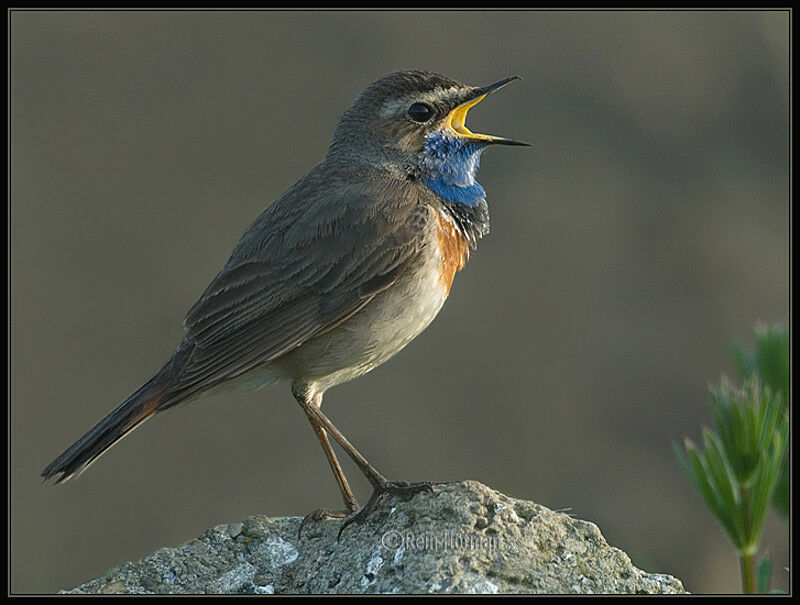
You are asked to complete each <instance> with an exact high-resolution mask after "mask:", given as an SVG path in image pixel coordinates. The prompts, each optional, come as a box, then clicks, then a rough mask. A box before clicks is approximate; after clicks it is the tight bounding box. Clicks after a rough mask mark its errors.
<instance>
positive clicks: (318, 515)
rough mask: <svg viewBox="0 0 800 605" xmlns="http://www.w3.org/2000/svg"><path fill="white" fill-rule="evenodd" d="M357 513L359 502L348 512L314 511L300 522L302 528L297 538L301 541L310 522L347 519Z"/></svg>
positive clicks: (322, 509) (348, 509) (319, 509)
mask: <svg viewBox="0 0 800 605" xmlns="http://www.w3.org/2000/svg"><path fill="white" fill-rule="evenodd" d="M356 511H358V503H357V502H355V503H353V505H352V507H348V508H347V509H346V510H328V509H325V508H318V509H317V510H312V511H311V512H310V513H308V514H307V515H306V516H305V517H303V520H302V521H301V522H300V527H299V529H298V530H297V538H298V539H300V538H301V537H302V533H303V528H304V527H305V526H306V523H309V522H310V521H322V520H323V519H346V518H347V517H348V516H350V515H352V514H353V513H355V512H356Z"/></svg>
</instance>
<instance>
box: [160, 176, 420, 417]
mask: <svg viewBox="0 0 800 605" xmlns="http://www.w3.org/2000/svg"><path fill="white" fill-rule="evenodd" d="M327 178H328V180H330V177H327ZM325 180H326V175H325V166H324V164H323V165H321V166H320V167H318V168H317V170H316V171H314V172H312V173H310V174H309V175H307V176H306V177H305V178H304V179H302V180H301V181H300V182H299V183H298V184H297V185H295V187H293V188H292V189H290V190H289V191H288V192H287V193H286V194H285V195H284V196H282V197H281V198H280V199H279V200H278V201H276V202H275V204H273V205H272V206H271V207H270V208H268V209H267V210H266V211H265V212H264V213H262V215H261V216H260V217H259V218H258V219H256V221H255V222H254V223H253V225H251V227H250V228H249V229H248V230H247V231H246V232H245V234H244V235H243V236H242V239H241V240H240V241H239V243H238V244H237V246H236V247H235V248H234V250H233V253H232V254H231V256H230V258H229V259H228V262H227V263H226V264H225V266H224V267H223V269H222V271H220V273H219V274H218V275H217V277H216V278H215V279H214V280H213V281H212V282H211V284H210V285H209V286H208V288H207V289H206V291H205V292H204V293H203V295H202V296H201V297H200V299H199V300H198V301H197V302H196V303H195V305H194V306H193V307H192V308H191V309H190V310H189V312H188V313H187V315H186V318H185V319H184V328H185V331H186V336H185V339H184V343H183V344H182V346H184V347H189V348H191V354H190V355H189V356H188V358H187V360H186V362H185V363H184V365H183V369H182V371H181V373H180V377H179V380H178V383H177V384H176V385H175V388H174V389H172V394H171V396H170V397H169V399H168V400H166V401H165V407H169V406H171V405H174V404H175V403H178V402H179V401H180V400H183V399H185V398H186V397H187V396H188V395H190V394H192V393H195V392H198V391H201V390H204V389H206V388H210V387H211V386H214V385H215V384H217V383H219V382H222V381H225V380H227V379H229V378H233V377H235V376H238V375H240V374H242V373H244V372H247V371H248V370H250V369H253V368H254V367H257V366H259V365H262V364H266V363H269V362H270V361H273V360H275V359H277V358H278V357H280V356H281V355H284V354H285V353H287V352H288V351H291V350H292V349H294V348H295V347H297V346H299V345H301V344H302V343H303V342H305V341H306V340H308V339H309V338H311V337H313V336H315V335H318V334H321V333H323V332H325V331H326V330H329V329H331V328H332V327H334V326H336V325H338V324H339V323H340V322H342V321H344V320H345V319H347V318H348V317H350V316H351V315H352V314H354V313H356V312H357V311H358V310H359V309H361V308H362V307H363V306H364V305H366V304H367V303H369V301H370V300H372V298H373V297H374V296H375V295H376V294H377V293H378V292H380V291H381V290H383V289H385V288H387V287H389V286H390V285H391V284H392V283H394V281H395V280H396V279H397V278H398V277H399V276H400V275H402V274H403V273H404V272H405V271H408V270H410V269H411V267H412V265H413V263H414V261H415V260H417V259H418V258H419V253H420V251H421V249H422V246H423V245H424V242H425V241H426V240H425V237H424V234H425V230H424V229H425V226H426V221H429V220H430V211H429V209H428V207H427V205H426V204H425V203H421V200H420V196H419V189H418V188H416V187H414V186H413V184H411V183H408V182H405V181H397V180H393V179H388V178H386V177H384V178H383V179H372V180H367V182H366V183H364V182H363V181H362V182H353V181H351V182H349V183H348V182H341V179H339V180H336V179H334V180H333V184H331V185H328V186H323V185H321V184H320V181H325ZM320 192H324V194H321V193H320Z"/></svg>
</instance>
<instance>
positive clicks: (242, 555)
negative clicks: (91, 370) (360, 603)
mask: <svg viewBox="0 0 800 605" xmlns="http://www.w3.org/2000/svg"><path fill="white" fill-rule="evenodd" d="M300 521H301V519H300V518H298V517H284V518H269V517H266V516H261V515H257V516H254V517H248V518H247V519H245V520H244V521H243V522H242V523H233V524H231V525H219V526H217V527H215V528H213V529H210V530H207V531H206V532H204V533H203V534H202V535H201V536H199V537H198V538H197V539H195V540H192V541H191V542H189V543H188V544H184V545H183V546H179V547H177V548H162V549H160V550H158V551H157V552H156V553H155V554H153V555H151V556H149V557H146V558H145V559H142V560H141V561H136V562H131V563H126V564H124V565H122V566H121V567H119V568H117V569H113V570H111V571H110V572H109V573H108V575H106V576H105V577H103V578H99V579H97V580H92V581H91V582H88V583H86V584H83V585H81V586H79V587H78V588H75V589H73V590H69V591H63V592H66V593H70V594H86V593H92V594H113V593H116V594H142V593H148V594H152V593H162V594H163V593H250V594H253V593H255V594H273V593H275V594H277V593H404V594H407V593H680V592H684V589H683V586H682V585H681V582H680V580H677V579H676V578H673V577H671V576H668V575H663V574H656V573H647V572H644V571H642V570H640V569H637V568H636V567H634V566H633V565H632V564H631V561H630V559H629V558H628V555H626V554H625V553H624V552H622V551H621V550H618V549H616V548H613V547H611V546H609V545H608V543H607V542H606V541H605V539H604V538H603V536H602V535H601V534H600V530H599V529H598V528H597V526H596V525H595V524H593V523H589V522H588V521H581V520H579V519H573V518H572V517H570V516H569V515H566V514H564V513H557V512H553V511H551V510H549V509H547V508H545V507H543V506H540V505H538V504H535V503H533V502H528V501H525V500H516V499H514V498H509V497H508V496H504V495H503V494H501V493H499V492H496V491H494V490H492V489H489V488H488V487H486V486H484V485H482V484H480V483H477V482H475V481H463V482H459V483H452V484H443V485H437V486H435V487H434V491H433V492H432V493H421V494H417V495H415V496H413V497H412V498H411V499H408V500H404V499H402V498H400V497H394V496H386V497H384V498H383V500H382V501H381V502H380V503H379V505H378V508H377V509H376V510H375V512H373V514H372V515H371V516H370V517H369V518H368V519H367V521H366V522H365V523H364V524H363V525H356V524H353V525H350V526H349V527H347V528H346V529H345V530H344V532H343V533H342V536H341V539H340V540H339V541H338V542H337V539H336V536H337V533H338V531H339V527H340V524H341V521H340V520H325V521H316V522H314V521H312V522H310V523H308V524H307V525H306V526H305V527H304V528H303V533H302V537H301V538H298V528H299V526H300Z"/></svg>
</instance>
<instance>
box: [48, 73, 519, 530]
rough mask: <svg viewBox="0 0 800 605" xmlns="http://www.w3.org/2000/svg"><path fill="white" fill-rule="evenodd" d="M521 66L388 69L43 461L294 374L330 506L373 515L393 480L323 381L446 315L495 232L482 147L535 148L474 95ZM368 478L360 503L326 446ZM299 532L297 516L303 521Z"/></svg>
mask: <svg viewBox="0 0 800 605" xmlns="http://www.w3.org/2000/svg"><path fill="white" fill-rule="evenodd" d="M518 79H520V77H519V76H511V77H507V78H504V79H502V80H500V81H498V82H495V83H493V84H490V85H488V86H471V85H467V84H462V83H460V82H458V81H456V80H454V79H452V78H449V77H447V76H443V75H440V74H437V73H433V72H430V71H424V70H406V71H399V72H395V73H392V74H389V75H386V76H384V77H382V78H380V79H378V80H376V81H375V82H373V83H372V84H370V85H369V86H368V87H367V88H366V89H365V90H364V91H363V92H362V93H361V94H360V95H359V96H358V98H357V99H356V101H355V102H354V103H353V104H352V105H351V106H350V107H349V109H347V110H346V111H345V112H344V114H343V115H342V116H341V118H340V120H339V122H338V124H337V126H336V128H335V130H334V133H333V136H332V139H331V142H330V145H329V148H328V151H327V154H326V155H325V157H324V159H323V160H322V161H321V162H320V163H319V164H317V165H316V166H315V167H314V168H313V169H311V170H310V171H309V172H308V173H306V174H305V176H303V177H302V178H301V179H300V180H299V181H298V182H297V183H295V184H294V185H293V186H292V187H290V188H289V189H288V190H286V191H285V193H283V195H281V196H280V197H279V198H278V199H277V200H275V201H274V202H273V203H272V204H270V205H269V206H267V208H266V209H265V210H264V211H263V212H262V213H261V214H260V215H259V216H258V217H257V218H256V219H255V221H254V222H253V223H252V224H251V225H250V227H249V228H248V229H247V230H246V231H245V232H244V234H243V235H242V236H241V238H240V239H239V241H238V243H237V244H236V245H235V247H234V248H233V251H232V252H231V254H230V256H229V258H228V260H227V261H226V262H225V264H224V266H223V267H222V269H221V270H220V272H219V273H218V274H217V276H216V277H215V278H214V279H213V280H212V281H211V283H210V284H209V285H208V287H207V288H206V289H205V291H204V292H203V293H202V295H201V296H200V298H199V299H198V300H197V302H196V303H195V304H194V305H193V306H192V307H191V308H190V309H189V311H188V312H187V314H186V317H185V318H184V321H183V327H184V335H183V338H182V340H181V341H180V343H179V344H178V346H177V348H176V349H175V352H174V353H173V354H172V355H171V356H170V357H169V359H168V360H167V361H166V362H165V363H164V364H163V366H162V367H161V369H160V370H158V372H156V374H155V375H154V376H153V377H152V378H151V379H150V380H148V381H147V382H146V383H145V384H144V385H143V386H142V387H141V388H139V389H138V390H136V391H135V392H134V393H133V394H131V395H130V396H129V397H128V398H127V399H125V400H124V401H123V402H122V403H121V404H120V405H119V406H118V407H116V408H115V409H114V410H112V411H111V412H110V413H108V415H106V416H105V417H104V418H103V419H102V420H100V421H99V422H98V423H97V424H96V425H95V426H94V427H93V428H91V429H90V430H89V431H88V432H87V433H86V434H85V435H83V436H82V437H81V438H80V439H78V440H77V441H76V442H75V443H74V444H72V445H71V446H70V447H68V448H67V449H66V450H65V451H64V452H63V453H62V454H61V455H59V456H58V457H57V458H56V459H55V460H53V462H51V463H50V464H49V465H48V466H47V467H46V468H45V469H44V470H43V471H42V473H41V475H42V477H44V480H47V479H51V478H52V479H54V481H55V483H61V482H63V481H66V480H68V479H70V478H73V477H76V476H77V475H79V474H80V473H81V472H83V471H84V470H86V468H87V467H89V466H90V465H91V464H92V463H93V462H94V461H95V460H97V458H98V457H99V456H100V455H101V454H103V453H104V452H106V451H108V449H109V448H110V447H111V446H113V445H114V444H115V443H117V442H118V441H119V440H120V439H122V437H124V436H126V435H127V434H128V433H130V432H131V431H133V430H134V429H135V428H137V427H139V426H140V425H141V424H142V423H143V422H145V421H146V420H148V419H149V418H151V417H152V416H154V415H156V414H158V413H160V412H163V411H165V410H168V409H171V408H174V407H175V406H178V405H183V404H186V403H188V402H190V401H193V400H195V399H197V398H199V397H200V396H204V395H208V394H210V393H216V392H221V391H230V390H242V389H260V388H261V387H263V386H266V385H269V384H275V383H278V382H288V383H289V384H290V385H291V392H292V394H293V396H294V398H295V399H296V400H297V402H298V403H299V404H300V406H301V408H302V410H303V412H304V413H305V415H306V417H307V418H308V421H309V422H310V424H311V427H312V429H313V430H314V433H315V435H316V437H317V439H318V440H319V443H320V445H321V446H322V449H323V452H324V454H325V456H326V458H327V461H328V463H329V465H330V467H331V470H332V472H333V475H334V478H335V480H336V483H337V485H338V488H339V491H340V492H341V496H342V500H343V501H344V509H343V510H327V509H316V510H315V511H313V512H312V513H310V514H309V515H307V516H306V517H305V518H304V520H303V524H305V523H306V522H310V521H312V520H320V519H324V518H342V519H345V521H344V523H343V524H342V525H341V529H340V534H339V535H341V531H342V530H343V529H344V528H345V527H346V526H347V524H349V523H352V522H355V521H358V522H363V521H364V519H366V518H367V516H368V515H369V514H370V513H371V512H372V511H373V510H374V508H375V507H376V505H377V503H378V501H379V500H380V498H381V497H382V496H383V495H384V494H387V493H402V494H410V495H413V494H415V493H419V492H421V491H424V490H430V489H431V483H430V482H416V483H410V482H405V481H390V480H389V479H387V478H386V477H385V476H384V475H383V474H381V473H380V472H379V471H378V470H377V469H376V468H375V467H374V466H373V465H372V464H370V463H369V462H368V461H367V460H366V458H364V456H362V455H361V453H360V452H359V451H358V450H357V449H356V448H355V447H354V446H353V445H352V444H351V443H350V442H349V441H348V440H347V438H346V437H345V436H344V435H343V434H342V433H341V432H340V431H339V430H338V429H337V428H336V426H335V425H334V424H333V423H332V422H331V421H330V420H329V419H328V417H327V416H326V415H325V414H323V412H322V409H321V407H322V398H323V395H324V393H325V392H326V391H327V390H328V389H330V388H331V387H334V386H336V385H338V384H342V383H344V382H347V381H349V380H352V379H353V378H356V377H358V376H361V375H363V374H365V373H366V372H369V371H370V370H372V369H373V368H376V367H377V366H379V365H381V364H383V363H384V362H386V361H387V360H388V359H389V358H391V357H392V356H393V355H395V354H396V353H397V352H398V351H400V350H401V349H402V348H403V347H405V346H406V345H407V344H408V343H409V342H410V341H411V340H412V339H414V338H415V337H416V336H417V335H419V334H420V333H421V332H422V331H423V330H424V329H425V328H426V327H427V326H428V324H430V323H431V321H432V320H433V319H434V317H435V316H436V315H437V314H438V313H439V310H440V309H441V308H442V305H443V304H444V302H445V299H446V298H447V297H448V295H449V293H450V289H451V285H452V282H453V279H454V276H455V273H456V272H457V271H459V270H461V269H462V268H463V267H464V265H465V264H466V262H467V261H468V259H469V257H470V253H471V252H472V251H474V249H475V248H476V246H477V242H478V240H480V239H481V238H482V237H483V236H485V235H486V234H487V233H488V231H489V211H488V205H487V201H486V192H485V190H484V189H483V187H482V186H481V185H480V184H479V183H478V181H477V180H476V171H477V169H478V165H479V161H480V156H481V153H482V152H483V151H484V150H485V149H486V148H487V147H489V146H493V145H510V146H527V145H528V144H527V143H523V142H520V141H515V140H512V139H507V138H504V137H499V136H493V135H486V134H479V133H473V132H471V131H470V130H469V129H468V128H467V127H466V123H465V121H466V116H467V112H468V111H469V109H470V108H471V107H473V106H475V105H476V104H478V103H479V102H481V101H482V100H483V99H484V98H485V97H486V96H487V95H489V94H491V93H493V92H495V91H497V90H498V89H500V88H502V87H504V86H505V85H507V84H509V83H510V82H513V81H515V80H518ZM330 438H333V440H334V441H335V442H336V443H338V445H339V446H340V447H341V448H342V450H343V451H344V452H345V453H346V454H347V455H348V456H349V457H350V458H351V459H352V460H353V462H354V463H355V464H356V466H357V467H358V468H359V469H360V471H361V472H362V473H363V474H364V476H365V477H366V479H367V480H368V481H369V483H370V484H371V486H372V490H373V491H372V495H371V496H370V498H369V501H368V502H367V504H366V505H365V506H364V507H360V506H359V503H358V501H357V499H356V498H355V496H354V495H353V492H352V490H351V488H350V486H349V484H348V481H347V478H346V477H345V475H344V472H343V471H342V468H341V465H340V464H339V461H338V459H337V457H336V454H335V452H334V451H333V448H332V446H331V442H330ZM301 531H302V524H301Z"/></svg>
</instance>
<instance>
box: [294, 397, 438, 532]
mask: <svg viewBox="0 0 800 605" xmlns="http://www.w3.org/2000/svg"><path fill="white" fill-rule="evenodd" d="M292 392H293V393H294V395H295V398H296V399H297V401H298V403H300V405H301V406H302V407H303V411H305V413H306V415H307V416H308V418H309V420H310V421H311V424H312V426H314V425H318V426H319V427H320V428H321V429H323V430H324V431H325V432H327V433H328V434H330V435H331V437H333V438H334V439H335V440H336V442H337V443H338V444H339V445H340V446H341V447H342V449H343V450H344V451H345V453H346V454H347V455H348V456H350V458H351V459H352V460H353V462H355V463H356V465H357V466H358V468H359V469H361V472H362V473H364V476H365V477H366V478H367V480H368V481H369V482H370V484H372V495H371V496H370V498H369V500H368V501H367V503H366V505H365V506H364V508H362V509H361V510H360V511H358V512H357V513H355V514H354V515H352V516H350V517H348V518H347V519H346V520H345V522H344V523H343V524H342V526H341V528H339V536H341V535H342V531H344V529H345V528H346V527H347V526H348V525H350V524H351V523H353V522H355V521H357V522H358V523H363V522H364V520H366V518H367V517H368V516H369V515H370V513H371V512H372V511H373V510H375V506H376V505H377V503H378V501H379V500H380V498H381V496H383V495H384V494H388V493H394V494H417V493H419V492H422V491H432V485H433V484H432V483H430V482H428V481H423V482H419V483H409V482H407V481H389V480H388V479H387V478H386V477H384V476H383V475H382V474H381V473H380V472H378V470H377V469H376V468H375V467H374V466H372V465H371V464H370V463H369V462H368V461H367V459H366V458H364V456H362V455H361V453H360V452H359V451H358V450H357V449H356V448H355V447H354V446H353V445H352V444H351V443H350V442H349V441H348V440H347V438H346V437H345V436H344V435H342V433H341V432H340V431H339V429H337V428H336V427H335V426H334V425H333V423H332V422H331V421H330V420H328V417H327V416H325V414H323V413H322V410H321V409H320V407H319V405H314V404H313V403H312V400H311V398H310V397H309V396H308V394H307V393H308V389H307V388H293V389H292ZM312 418H313V419H314V420H311V419H312ZM315 430H316V429H315ZM326 441H327V436H326ZM329 447H330V444H329ZM323 448H324V446H323ZM331 454H333V452H331ZM334 460H335V456H334ZM337 466H338V463H337ZM339 470H340V472H341V469H339ZM335 472H336V471H335V470H334V473H335ZM342 476H343V475H342ZM345 483H346V482H345ZM343 494H344V492H343ZM313 514H314V513H312V515H313ZM303 522H304V523H305V519H304V520H303Z"/></svg>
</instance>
